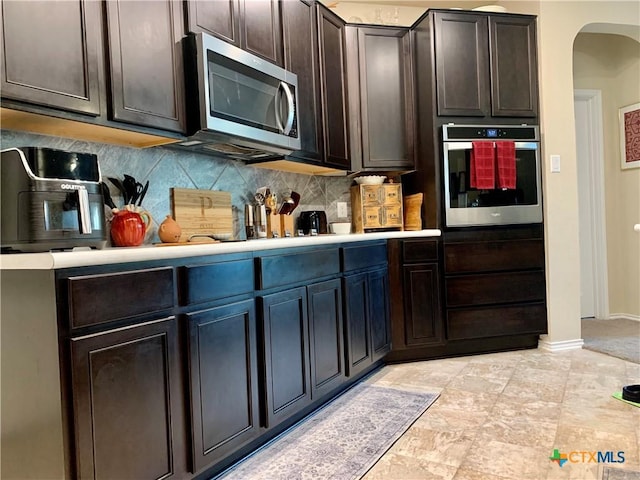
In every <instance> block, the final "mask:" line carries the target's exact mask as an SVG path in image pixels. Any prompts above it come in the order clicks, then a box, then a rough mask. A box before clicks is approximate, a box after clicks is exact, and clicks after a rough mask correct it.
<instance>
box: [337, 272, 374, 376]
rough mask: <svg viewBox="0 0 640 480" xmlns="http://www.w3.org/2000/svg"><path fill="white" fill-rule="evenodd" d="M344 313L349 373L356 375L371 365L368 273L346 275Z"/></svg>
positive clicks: (344, 280)
mask: <svg viewBox="0 0 640 480" xmlns="http://www.w3.org/2000/svg"><path fill="white" fill-rule="evenodd" d="M343 282H344V304H345V309H344V315H345V322H346V327H345V330H346V332H347V346H346V350H347V355H346V357H347V375H349V376H350V377H352V376H354V375H355V374H357V373H358V372H361V371H362V370H364V369H365V368H366V367H368V366H369V365H371V358H372V356H371V342H370V341H369V339H370V333H369V332H370V325H369V291H368V282H367V274H366V273H359V274H355V275H348V276H346V277H344V279H343Z"/></svg>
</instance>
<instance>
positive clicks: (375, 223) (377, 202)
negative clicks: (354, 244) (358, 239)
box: [351, 183, 403, 233]
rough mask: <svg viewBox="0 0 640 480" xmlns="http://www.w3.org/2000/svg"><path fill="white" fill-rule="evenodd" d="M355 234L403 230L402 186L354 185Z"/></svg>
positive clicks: (391, 184) (352, 190) (397, 184)
mask: <svg viewBox="0 0 640 480" xmlns="http://www.w3.org/2000/svg"><path fill="white" fill-rule="evenodd" d="M351 213H352V215H353V230H354V233H364V232H366V231H371V230H402V229H403V213H402V185H401V184H400V183H383V184H380V185H354V186H353V187H351Z"/></svg>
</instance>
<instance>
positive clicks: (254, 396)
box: [187, 299, 261, 471]
mask: <svg viewBox="0 0 640 480" xmlns="http://www.w3.org/2000/svg"><path fill="white" fill-rule="evenodd" d="M187 317H188V324H189V374H190V385H189V387H190V398H191V427H192V428H191V433H192V440H191V441H192V459H193V464H194V467H195V470H196V471H198V470H201V469H202V468H204V467H206V466H207V465H211V464H213V463H215V462H216V461H220V460H222V459H224V458H225V456H227V455H229V454H231V453H233V452H234V451H235V450H237V449H238V448H240V447H242V446H243V445H245V444H246V443H247V442H249V441H251V440H253V439H255V438H256V437H257V436H258V435H259V434H260V433H261V432H260V417H259V415H260V409H259V394H258V388H259V387H258V363H257V362H258V347H257V333H256V314H255V301H254V300H253V299H250V300H244V301H240V302H237V303H233V304H230V305H224V306H221V307H216V308H211V309H207V310H203V311H199V312H194V313H191V314H188V315H187Z"/></svg>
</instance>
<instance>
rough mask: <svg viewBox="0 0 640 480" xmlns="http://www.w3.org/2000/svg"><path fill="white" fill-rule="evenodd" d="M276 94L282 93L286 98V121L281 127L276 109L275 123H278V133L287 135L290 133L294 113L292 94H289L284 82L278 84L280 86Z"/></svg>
mask: <svg viewBox="0 0 640 480" xmlns="http://www.w3.org/2000/svg"><path fill="white" fill-rule="evenodd" d="M278 92H284V96H285V97H286V98H287V121H286V123H285V124H284V125H282V119H281V118H280V111H279V109H278V108H277V109H276V121H277V122H278V127H279V128H280V131H281V132H282V133H284V134H285V135H289V132H291V127H293V117H294V113H295V103H294V101H293V93H292V92H291V89H290V88H289V85H287V84H286V83H284V82H280V85H279V86H278ZM280 98H282V97H280ZM281 101H282V100H281Z"/></svg>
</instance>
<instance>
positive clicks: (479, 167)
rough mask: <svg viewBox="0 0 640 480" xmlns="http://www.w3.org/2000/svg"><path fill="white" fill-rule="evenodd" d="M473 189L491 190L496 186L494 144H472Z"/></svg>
mask: <svg viewBox="0 0 640 480" xmlns="http://www.w3.org/2000/svg"><path fill="white" fill-rule="evenodd" d="M471 143H472V146H473V148H472V149H471V167H470V170H471V187H472V188H477V189H478V190H490V189H493V188H495V186H496V177H495V175H496V167H495V154H494V151H493V142H471Z"/></svg>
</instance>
